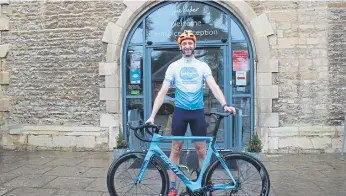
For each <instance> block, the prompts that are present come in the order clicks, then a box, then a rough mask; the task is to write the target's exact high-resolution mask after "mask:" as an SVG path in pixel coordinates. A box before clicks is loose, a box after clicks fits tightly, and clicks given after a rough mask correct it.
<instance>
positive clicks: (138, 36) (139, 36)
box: [130, 23, 143, 44]
mask: <svg viewBox="0 0 346 196" xmlns="http://www.w3.org/2000/svg"><path fill="white" fill-rule="evenodd" d="M130 43H131V44H139V43H143V23H141V24H140V25H139V26H138V28H137V29H136V31H135V33H134V34H133V36H132V38H131V42H130Z"/></svg>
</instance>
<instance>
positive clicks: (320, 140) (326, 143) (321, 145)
mask: <svg viewBox="0 0 346 196" xmlns="http://www.w3.org/2000/svg"><path fill="white" fill-rule="evenodd" d="M310 141H311V143H312V146H313V149H326V148H330V147H332V138H330V137H328V136H325V137H312V138H310Z"/></svg>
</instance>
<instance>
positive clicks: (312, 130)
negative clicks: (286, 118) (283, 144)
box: [268, 126, 344, 137]
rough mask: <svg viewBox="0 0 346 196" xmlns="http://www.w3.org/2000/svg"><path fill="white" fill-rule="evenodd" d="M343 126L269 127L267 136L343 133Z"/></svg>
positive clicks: (338, 134) (332, 134)
mask: <svg viewBox="0 0 346 196" xmlns="http://www.w3.org/2000/svg"><path fill="white" fill-rule="evenodd" d="M343 129H344V128H343V126H300V127H279V128H269V133H268V136H269V137H294V136H331V137H333V136H334V137H338V136H340V135H343Z"/></svg>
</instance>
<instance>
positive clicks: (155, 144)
mask: <svg viewBox="0 0 346 196" xmlns="http://www.w3.org/2000/svg"><path fill="white" fill-rule="evenodd" d="M172 140H194V141H209V142H210V143H209V145H208V151H207V155H206V157H205V159H204V161H203V164H202V168H201V171H200V173H199V175H198V177H197V180H196V181H190V180H189V178H187V177H186V175H185V174H184V173H183V172H182V171H181V170H180V168H179V167H178V166H176V164H174V163H173V162H172V161H171V160H170V159H169V158H168V157H167V155H166V154H165V153H164V152H163V151H162V150H161V148H160V147H159V143H160V142H161V141H172ZM214 145H215V140H214V139H213V137H207V136H192V137H184V136H162V135H160V134H156V133H154V134H153V137H152V142H151V144H150V148H149V150H148V152H147V154H146V156H145V159H144V162H143V164H142V166H141V170H140V172H139V175H138V177H137V181H136V185H137V184H139V183H140V182H141V180H142V179H143V176H144V173H145V171H146V169H147V167H148V164H149V160H150V159H151V157H152V156H153V155H157V156H158V158H159V159H160V160H163V161H164V162H165V163H166V165H167V166H168V167H169V168H170V169H171V170H172V171H173V172H174V173H175V174H176V175H177V176H178V178H180V180H181V181H183V183H184V184H185V185H186V186H187V187H188V188H189V189H190V190H191V191H192V192H195V191H197V190H200V189H202V188H205V187H202V179H203V174H204V172H205V171H206V169H207V167H208V165H209V164H210V161H211V158H212V155H213V154H214V155H215V156H216V157H217V159H218V160H219V161H220V163H221V165H222V166H223V167H224V168H225V169H226V171H227V174H228V175H229V177H230V178H231V179H232V181H233V184H234V185H233V186H231V185H229V184H230V183H226V184H214V185H212V187H211V189H212V190H228V189H235V188H236V187H237V183H236V181H235V180H234V178H233V176H232V173H231V172H230V169H229V168H228V166H227V165H226V163H225V161H224V159H223V158H222V157H221V155H220V153H219V152H218V151H216V149H215V147H214Z"/></svg>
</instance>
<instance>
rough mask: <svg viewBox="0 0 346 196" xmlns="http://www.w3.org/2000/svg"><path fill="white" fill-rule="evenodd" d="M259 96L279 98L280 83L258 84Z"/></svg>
mask: <svg viewBox="0 0 346 196" xmlns="http://www.w3.org/2000/svg"><path fill="white" fill-rule="evenodd" d="M257 87H258V88H257V98H273V99H277V98H279V88H278V85H268V86H260V85H258V86H257Z"/></svg>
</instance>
